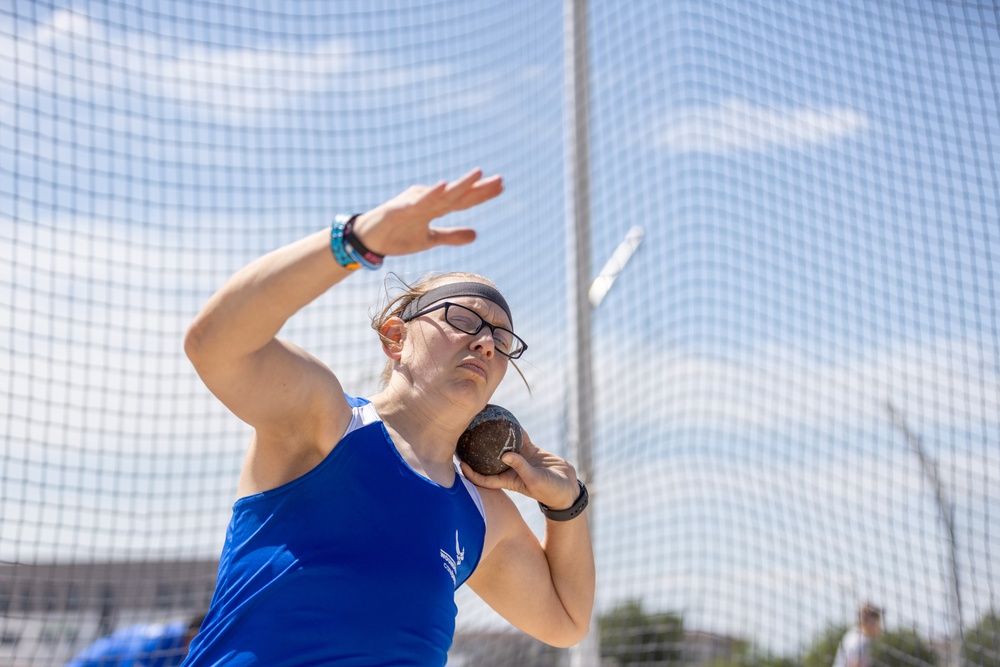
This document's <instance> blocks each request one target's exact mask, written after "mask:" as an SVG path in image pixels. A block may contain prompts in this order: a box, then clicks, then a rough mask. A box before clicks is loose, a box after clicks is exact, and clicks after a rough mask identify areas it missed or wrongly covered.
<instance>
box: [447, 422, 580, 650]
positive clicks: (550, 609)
mask: <svg viewBox="0 0 1000 667" xmlns="http://www.w3.org/2000/svg"><path fill="white" fill-rule="evenodd" d="M504 461H505V462H506V463H507V464H508V465H510V466H511V469H510V470H508V471H506V472H504V473H502V474H500V475H492V476H483V475H479V474H478V473H476V472H475V471H473V470H472V469H471V468H469V467H468V466H467V465H466V464H464V463H463V464H462V470H463V473H464V474H465V475H466V477H468V479H469V480H470V481H471V482H473V483H474V484H476V485H477V486H480V487H484V488H483V491H482V493H481V496H482V498H483V506H484V509H485V510H486V530H487V534H486V544H485V546H484V554H483V558H482V560H481V561H480V563H479V566H478V567H477V568H476V571H475V572H474V573H473V575H472V576H471V577H470V578H469V582H468V583H469V586H470V587H471V588H472V589H473V590H474V591H475V592H476V593H477V594H478V595H479V596H480V597H481V598H482V599H483V600H484V601H485V602H486V603H487V604H489V605H490V606H491V607H492V608H493V609H494V610H496V612H497V613H499V614H500V615H501V616H503V617H504V618H506V619H507V620H508V621H510V622H511V623H512V624H513V625H515V626H516V627H518V628H520V629H521V630H523V631H524V632H526V633H528V634H529V635H531V636H533V637H535V638H536V639H538V640H540V641H543V642H545V643H547V644H551V645H553V646H560V647H567V646H572V645H574V644H577V643H579V642H580V641H581V640H582V639H583V638H584V637H585V636H586V635H587V632H588V631H589V629H590V618H591V613H592V611H593V608H594V588H595V576H596V575H595V568H594V551H593V546H592V544H591V539H590V525H589V522H588V517H587V512H586V511H584V512H583V513H581V514H580V515H578V516H576V517H574V518H572V519H570V520H568V521H554V520H552V519H548V518H546V520H545V537H544V539H543V540H542V541H541V542H539V540H538V538H537V537H536V536H535V534H534V533H533V532H532V531H531V529H530V528H529V527H528V525H527V524H526V523H525V521H524V518H523V517H522V516H521V513H520V512H519V511H518V509H517V507H516V506H515V505H514V502H513V501H512V500H511V499H510V498H509V497H507V495H506V494H504V493H503V492H502V491H500V490H499V489H502V488H505V489H509V490H512V491H517V492H518V493H522V494H524V495H527V496H529V497H531V498H534V499H535V500H538V501H540V502H542V503H544V504H545V505H546V506H547V507H551V508H555V509H562V508H565V507H569V506H570V505H572V504H573V502H574V501H575V500H576V498H577V496H578V495H579V493H580V487H579V485H578V484H577V481H576V471H575V470H574V469H573V467H572V466H571V465H570V464H569V463H567V462H566V461H565V460H563V459H561V458H559V457H558V456H555V455H554V454H551V453H549V452H546V451H544V450H541V449H538V448H537V447H536V446H535V445H534V444H532V443H531V441H530V439H528V437H527V434H525V438H524V445H523V447H522V449H521V454H520V455H518V454H513V453H508V454H505V455H504Z"/></svg>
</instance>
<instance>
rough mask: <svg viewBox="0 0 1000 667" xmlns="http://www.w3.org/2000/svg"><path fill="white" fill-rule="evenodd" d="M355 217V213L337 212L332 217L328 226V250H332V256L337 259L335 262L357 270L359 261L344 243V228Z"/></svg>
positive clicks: (351, 269)
mask: <svg viewBox="0 0 1000 667" xmlns="http://www.w3.org/2000/svg"><path fill="white" fill-rule="evenodd" d="M356 217H357V216H356V215H347V214H346V213H338V214H337V215H336V216H335V217H334V218H333V224H332V225H331V226H330V250H332V251H333V258H334V259H335V260H337V264H340V265H341V266H342V267H344V268H345V269H347V270H348V271H357V270H358V269H360V268H361V263H360V262H358V261H357V259H356V258H355V257H353V256H351V253H350V252H349V251H348V250H347V248H346V247H345V245H344V228H345V227H347V223H348V222H351V221H352V220H353V219H354V218H356Z"/></svg>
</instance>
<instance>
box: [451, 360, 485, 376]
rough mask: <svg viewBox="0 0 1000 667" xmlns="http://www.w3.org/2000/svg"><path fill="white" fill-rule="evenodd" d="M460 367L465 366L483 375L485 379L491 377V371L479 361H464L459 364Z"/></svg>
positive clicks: (468, 369) (470, 370)
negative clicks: (488, 371)
mask: <svg viewBox="0 0 1000 667" xmlns="http://www.w3.org/2000/svg"><path fill="white" fill-rule="evenodd" d="M458 367H459V368H464V369H466V370H467V371H469V372H471V373H475V374H476V375H479V376H481V377H482V378H483V379H484V380H485V379H487V378H488V377H489V373H487V371H486V366H484V365H483V364H481V363H479V362H478V361H473V360H471V359H470V360H468V361H463V362H462V363H461V364H459V365H458Z"/></svg>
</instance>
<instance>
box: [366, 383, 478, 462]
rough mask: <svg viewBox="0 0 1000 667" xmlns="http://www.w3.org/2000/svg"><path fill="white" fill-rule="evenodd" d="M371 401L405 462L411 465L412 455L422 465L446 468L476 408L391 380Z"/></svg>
mask: <svg viewBox="0 0 1000 667" xmlns="http://www.w3.org/2000/svg"><path fill="white" fill-rule="evenodd" d="M371 401H372V404H373V405H374V406H375V410H376V411H378V414H379V417H381V418H382V422H383V423H384V424H385V426H386V429H387V430H388V431H389V434H390V435H391V436H392V437H393V441H394V442H395V443H396V447H397V449H399V451H400V453H401V454H403V456H404V458H406V459H407V462H409V463H410V464H411V465H413V461H411V460H410V457H409V456H408V454H412V456H413V457H415V458H416V459H417V460H418V461H419V464H420V465H421V466H424V467H433V466H435V465H436V466H447V468H448V469H449V470H450V469H451V465H452V462H451V461H452V457H453V456H454V454H455V446H456V445H457V443H458V437H459V436H460V435H461V434H462V431H464V430H465V427H466V426H468V424H469V422H470V421H472V418H473V417H474V416H475V415H476V412H477V411H478V408H477V407H475V406H467V405H460V404H457V403H455V402H454V401H451V400H448V398H447V397H444V396H432V395H427V394H425V393H423V392H420V391H418V390H416V389H415V388H414V387H412V386H405V387H400V386H399V383H393V382H390V383H389V385H388V386H387V387H386V388H385V389H383V390H382V391H380V392H379V393H378V394H375V395H374V396H372V398H371ZM414 467H418V466H414Z"/></svg>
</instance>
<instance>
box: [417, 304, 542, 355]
mask: <svg viewBox="0 0 1000 667" xmlns="http://www.w3.org/2000/svg"><path fill="white" fill-rule="evenodd" d="M451 306H456V307H458V308H462V309H464V310H467V311H469V312H470V313H472V314H473V315H475V316H476V317H478V318H479V327H478V328H477V329H476V330H475V331H466V330H465V329H461V328H459V327H458V326H457V325H455V324H454V323H453V322H452V321H451V320H449V319H448V308H449V307H451ZM442 308H444V321H445V322H447V323H448V325H449V326H451V327H452V328H453V329H455V330H456V331H461V332H462V333H464V334H466V335H468V336H475V335H476V334H478V333H479V332H480V331H482V330H483V327H488V328H489V330H490V337H491V338H493V349H495V350H496V351H497V352H498V353H499V354H502V355H503V356H505V357H507V358H508V359H520V358H521V355H522V354H524V352H525V351H526V350H527V349H528V344H527V343H525V342H524V339H523V338H521V337H520V336H518V335H517V334H516V333H514V332H513V331H511V330H510V329H508V328H507V327H502V326H499V325H496V324H490V323H489V322H487V321H486V318H485V317H483V316H482V315H480V314H479V313H477V312H476V311H474V310H473V309H472V308H469V307H468V306H463V305H462V304H460V303H455V302H453V301H440V302H438V303H435V304H433V305H431V306H428V307H426V308H424V309H423V310H419V311H417V312H415V313H413V314H412V315H410V316H409V317H408V318H405V319H404V318H401V319H403V321H404V322H409V321H411V320H415V319H417V318H418V317H420V316H421V315H427V314H428V313H432V312H434V311H435V310H441V309H442ZM497 329H500V330H501V331H506V332H507V333H509V334H510V335H511V336H512V337H513V338H514V339H515V340H518V341H520V342H521V349H520V350H518V352H517V355H516V356H514V355H511V354H507V353H506V352H504V351H503V350H501V349H500V347H499V346H497V344H496V340H497V337H496V331H497Z"/></svg>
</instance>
